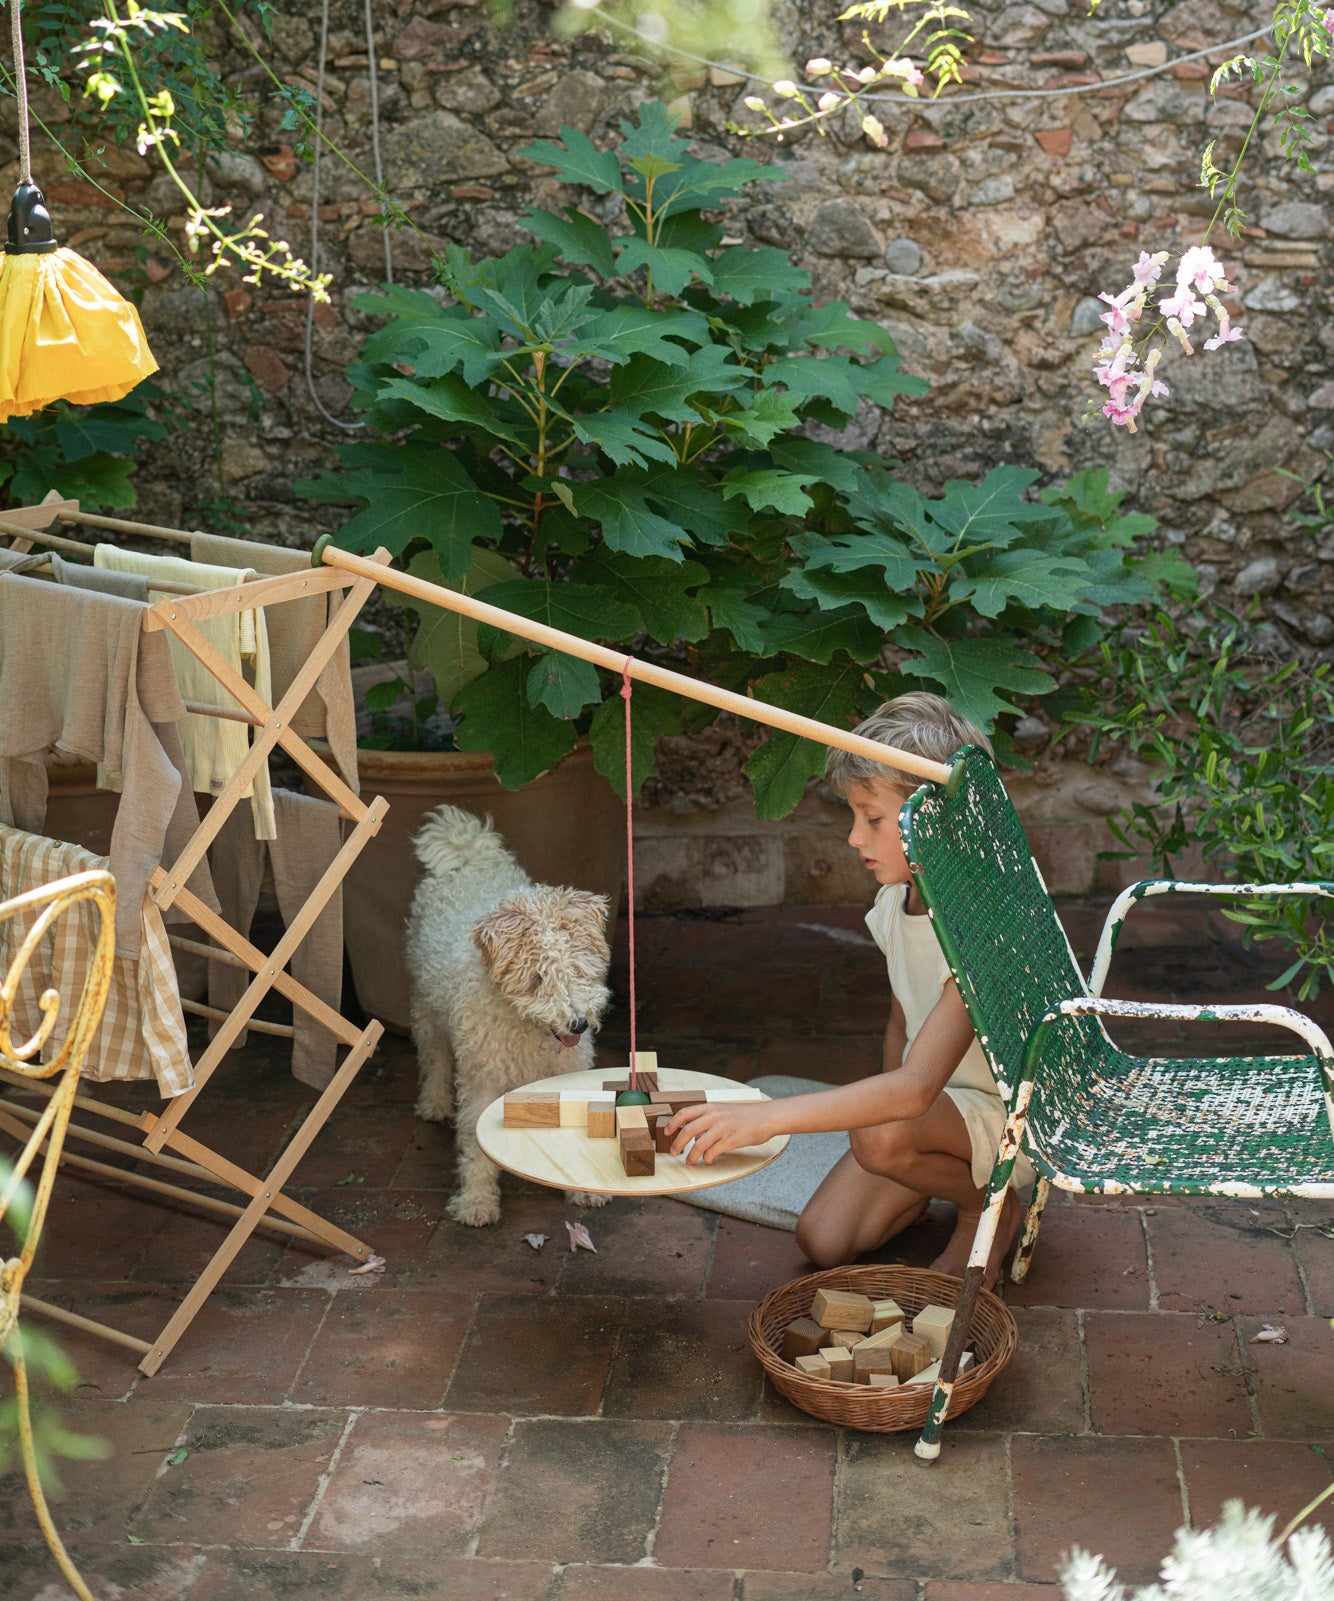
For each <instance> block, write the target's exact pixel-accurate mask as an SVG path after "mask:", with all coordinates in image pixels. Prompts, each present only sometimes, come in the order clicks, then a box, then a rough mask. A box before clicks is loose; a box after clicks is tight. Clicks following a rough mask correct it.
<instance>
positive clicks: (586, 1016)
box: [472, 884, 611, 1046]
mask: <svg viewBox="0 0 1334 1601" xmlns="http://www.w3.org/2000/svg"><path fill="white" fill-rule="evenodd" d="M606 928H607V897H606V896H605V895H593V894H590V893H589V892H588V891H587V890H582V889H559V888H556V887H555V886H553V885H550V884H534V885H533V886H532V888H530V889H526V890H522V891H520V893H519V894H517V895H511V896H510V897H509V898H508V899H507V900H503V901H501V902H500V904H499V905H498V906H496V907H495V908H493V910H492V911H490V912H488V913H487V914H486V916H485V917H483V918H481V919H480V921H479V922H478V924H477V926H476V928H474V929H473V935H472V937H473V941H474V943H475V944H476V946H477V949H478V950H479V951H480V952H481V953H482V960H483V962H484V963H485V964H486V969H487V972H488V974H489V975H490V979H491V983H492V984H493V985H494V987H495V988H496V990H497V991H498V992H499V993H500V994H501V995H503V996H504V998H505V999H506V1000H507V1001H508V1002H509V1004H510V1005H511V1006H512V1007H513V1008H514V1010H515V1011H516V1012H518V1013H519V1015H520V1016H521V1017H523V1018H526V1019H527V1020H528V1022H530V1023H532V1024H534V1025H535V1026H537V1027H539V1028H546V1029H549V1030H550V1032H551V1033H552V1034H553V1035H554V1036H555V1037H556V1039H558V1040H559V1041H560V1043H561V1044H562V1045H566V1046H574V1045H577V1044H578V1043H579V1041H580V1039H581V1038H582V1037H583V1035H584V1034H586V1033H589V1032H590V1031H593V1030H596V1029H597V1027H598V1024H599V1023H600V1022H601V1021H602V1014H603V1012H604V1011H605V1010H606V1007H607V1001H608V999H609V995H608V991H607V986H606V982H605V980H606V977H607V967H608V964H609V963H610V961H611V952H610V950H609V949H608V947H607V933H606Z"/></svg>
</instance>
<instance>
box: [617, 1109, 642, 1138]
mask: <svg viewBox="0 0 1334 1601" xmlns="http://www.w3.org/2000/svg"><path fill="white" fill-rule="evenodd" d="M632 1128H633V1129H641V1130H642V1131H643V1132H644V1133H645V1134H647V1133H648V1113H647V1111H645V1109H644V1108H643V1107H642V1106H618V1107H617V1108H616V1130H617V1132H618V1133H619V1134H624V1133H625V1131H626V1130H627V1129H632Z"/></svg>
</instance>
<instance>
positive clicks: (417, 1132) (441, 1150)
mask: <svg viewBox="0 0 1334 1601" xmlns="http://www.w3.org/2000/svg"><path fill="white" fill-rule="evenodd" d="M454 1149H455V1147H454V1128H453V1124H452V1123H423V1122H422V1121H421V1120H420V1119H414V1122H413V1128H412V1133H411V1136H410V1137H409V1139H408V1143H407V1145H406V1147H405V1148H404V1150H403V1154H402V1155H401V1156H400V1157H399V1159H398V1167H397V1168H396V1169H395V1170H394V1176H393V1178H392V1179H391V1180H390V1181H389V1182H390V1187H391V1188H392V1189H396V1190H445V1191H452V1190H453V1188H454V1184H455V1174H454Z"/></svg>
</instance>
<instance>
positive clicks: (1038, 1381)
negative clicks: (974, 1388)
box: [967, 1286, 1085, 1434]
mask: <svg viewBox="0 0 1334 1601" xmlns="http://www.w3.org/2000/svg"><path fill="white" fill-rule="evenodd" d="M1009 1293H1010V1291H1009V1287H1008V1286H1007V1287H1006V1296H1007V1297H1008V1295H1009ZM1014 1317H1015V1322H1016V1323H1017V1324H1018V1326H1019V1344H1018V1347H1017V1348H1016V1350H1015V1353H1014V1355H1013V1357H1011V1359H1010V1364H1009V1366H1008V1367H1007V1368H1005V1369H1004V1370H1003V1371H1002V1372H1001V1373H1000V1374H998V1375H997V1377H996V1378H995V1379H994V1380H993V1381H992V1384H991V1388H990V1389H989V1390H988V1391H987V1393H986V1394H985V1395H984V1396H983V1397H982V1399H981V1400H980V1401H979V1402H978V1403H977V1405H976V1406H975V1407H973V1408H972V1409H971V1410H970V1411H969V1413H968V1424H967V1426H968V1428H970V1429H1018V1430H1020V1431H1022V1432H1023V1433H1025V1434H1081V1433H1082V1432H1083V1430H1084V1421H1085V1414H1084V1407H1085V1394H1084V1355H1083V1351H1082V1349H1081V1346H1080V1338H1079V1320H1078V1314H1077V1313H1076V1312H1073V1311H1066V1310H1064V1309H1062V1308H1060V1307H1033V1306H1020V1307H1016V1308H1014Z"/></svg>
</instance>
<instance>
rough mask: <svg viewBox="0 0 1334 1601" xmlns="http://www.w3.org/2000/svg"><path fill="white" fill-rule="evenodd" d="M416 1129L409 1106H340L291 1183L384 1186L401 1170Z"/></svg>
mask: <svg viewBox="0 0 1334 1601" xmlns="http://www.w3.org/2000/svg"><path fill="white" fill-rule="evenodd" d="M415 1129H416V1119H415V1118H414V1117H413V1115H412V1108H411V1107H409V1106H395V1105H388V1106H345V1105H340V1106H337V1107H335V1108H334V1110H333V1112H332V1113H331V1114H330V1116H329V1120H328V1122H326V1123H325V1125H324V1127H323V1128H322V1129H321V1130H320V1132H319V1133H318V1134H317V1135H316V1136H315V1142H314V1144H313V1145H312V1146H311V1147H310V1149H309V1150H308V1151H307V1152H306V1154H305V1155H304V1156H303V1157H302V1158H301V1161H300V1162H299V1163H298V1165H297V1169H296V1172H295V1173H294V1174H293V1176H292V1182H293V1183H294V1184H299V1185H301V1186H302V1187H303V1188H306V1189H320V1190H325V1189H329V1188H331V1187H332V1186H333V1185H335V1184H337V1183H338V1182H339V1181H340V1180H349V1179H350V1180H353V1181H360V1182H361V1183H364V1184H365V1185H366V1186H367V1187H368V1188H371V1189H379V1188H382V1187H383V1186H385V1185H387V1184H388V1183H389V1182H390V1180H391V1179H392V1178H393V1177H394V1174H395V1173H396V1172H397V1171H398V1168H399V1166H400V1164H401V1163H402V1160H403V1156H404V1153H405V1152H406V1151H407V1149H408V1146H409V1145H410V1144H411V1143H412V1138H413V1134H414V1132H415Z"/></svg>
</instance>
